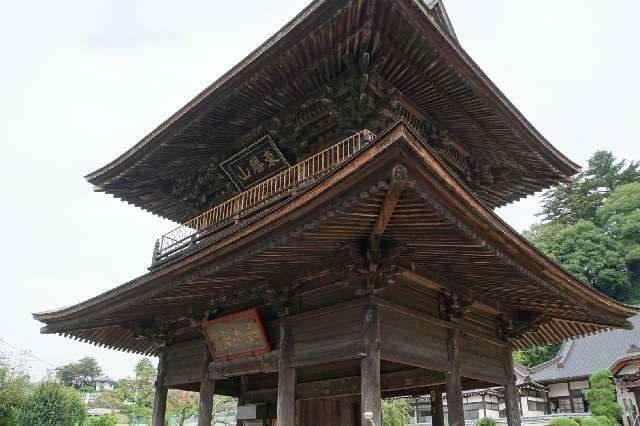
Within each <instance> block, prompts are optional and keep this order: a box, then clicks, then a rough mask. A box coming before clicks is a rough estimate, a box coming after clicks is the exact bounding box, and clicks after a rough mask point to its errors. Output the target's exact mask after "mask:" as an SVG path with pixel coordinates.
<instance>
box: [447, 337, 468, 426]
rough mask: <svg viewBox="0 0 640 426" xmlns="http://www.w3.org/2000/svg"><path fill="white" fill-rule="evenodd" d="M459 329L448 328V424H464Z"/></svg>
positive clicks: (462, 425)
mask: <svg viewBox="0 0 640 426" xmlns="http://www.w3.org/2000/svg"><path fill="white" fill-rule="evenodd" d="M460 334H461V333H460V330H449V340H448V342H447V358H448V360H449V369H448V371H447V372H446V378H447V411H448V418H449V426H464V408H463V400H462V376H461V373H460Z"/></svg>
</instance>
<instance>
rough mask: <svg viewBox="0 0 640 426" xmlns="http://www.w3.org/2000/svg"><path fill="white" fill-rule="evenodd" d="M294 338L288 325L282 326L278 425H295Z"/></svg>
mask: <svg viewBox="0 0 640 426" xmlns="http://www.w3.org/2000/svg"><path fill="white" fill-rule="evenodd" d="M293 345H294V343H293V336H292V334H291V330H290V328H289V326H288V325H281V326H280V348H279V351H280V357H279V362H278V425H281V426H294V425H295V400H296V397H295V395H296V369H295V368H294V367H293V366H292V365H291V354H292V352H293V351H294V346H293Z"/></svg>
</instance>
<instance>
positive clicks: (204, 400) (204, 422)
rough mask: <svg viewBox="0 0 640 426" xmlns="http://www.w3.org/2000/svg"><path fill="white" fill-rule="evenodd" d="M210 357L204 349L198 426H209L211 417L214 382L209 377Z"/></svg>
mask: <svg viewBox="0 0 640 426" xmlns="http://www.w3.org/2000/svg"><path fill="white" fill-rule="evenodd" d="M210 361H211V356H210V355H209V350H208V349H205V352H204V355H203V356H202V375H201V376H200V377H201V379H200V405H199V406H198V426H211V420H212V417H213V396H214V393H215V385H216V382H215V381H214V380H213V377H212V376H211V369H210V368H209V363H210Z"/></svg>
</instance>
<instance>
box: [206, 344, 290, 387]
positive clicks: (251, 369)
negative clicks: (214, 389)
mask: <svg viewBox="0 0 640 426" xmlns="http://www.w3.org/2000/svg"><path fill="white" fill-rule="evenodd" d="M279 356H280V355H279V353H278V351H271V352H269V353H267V354H264V355H259V356H252V357H248V358H241V359H234V360H231V361H219V362H211V363H210V364H209V372H210V374H211V375H212V377H213V378H214V379H215V380H221V379H225V378H228V377H237V376H247V375H250V374H257V373H277V372H278V358H279Z"/></svg>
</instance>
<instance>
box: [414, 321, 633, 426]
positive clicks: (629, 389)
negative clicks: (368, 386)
mask: <svg viewBox="0 0 640 426" xmlns="http://www.w3.org/2000/svg"><path fill="white" fill-rule="evenodd" d="M631 322H632V324H633V329H632V330H611V331H607V332H602V333H598V334H594V335H590V336H586V337H581V338H578V339H573V340H567V341H565V342H564V343H563V344H562V345H561V347H560V350H559V352H558V356H556V357H555V358H554V359H552V360H550V361H548V362H545V363H543V364H540V365H537V366H535V367H533V368H526V367H524V366H522V365H519V364H515V365H514V367H515V372H516V377H517V389H518V391H519V394H520V400H519V402H520V412H521V415H522V417H523V421H524V422H526V418H539V417H540V416H544V415H547V414H551V415H560V414H582V413H587V412H588V411H589V406H588V404H587V402H586V400H585V396H584V395H585V392H586V391H587V389H589V376H591V374H593V373H594V372H595V371H597V370H600V369H608V370H609V371H611V374H612V375H613V378H614V383H615V385H616V391H617V398H618V402H619V403H620V405H621V406H622V407H623V408H624V413H625V414H624V416H623V422H624V426H640V410H638V405H639V404H640V315H638V316H635V317H632V318H631ZM463 396H464V414H465V420H466V421H467V422H471V421H473V420H475V419H479V418H482V417H493V418H501V419H504V417H505V412H504V411H505V406H504V398H503V396H502V388H489V389H479V390H474V391H466V392H464V394H463ZM407 401H408V402H409V406H410V409H409V414H410V418H411V420H410V423H409V424H410V425H430V424H431V402H430V398H429V396H421V397H417V398H415V397H414V398H407ZM443 405H444V407H443V408H444V411H445V412H446V411H447V407H446V397H445V398H443Z"/></svg>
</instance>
